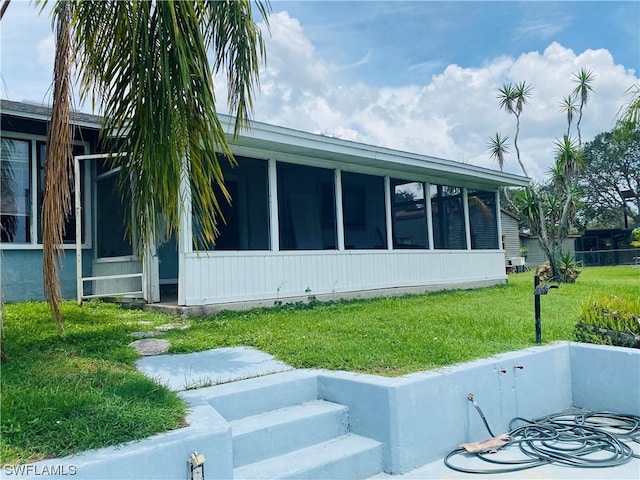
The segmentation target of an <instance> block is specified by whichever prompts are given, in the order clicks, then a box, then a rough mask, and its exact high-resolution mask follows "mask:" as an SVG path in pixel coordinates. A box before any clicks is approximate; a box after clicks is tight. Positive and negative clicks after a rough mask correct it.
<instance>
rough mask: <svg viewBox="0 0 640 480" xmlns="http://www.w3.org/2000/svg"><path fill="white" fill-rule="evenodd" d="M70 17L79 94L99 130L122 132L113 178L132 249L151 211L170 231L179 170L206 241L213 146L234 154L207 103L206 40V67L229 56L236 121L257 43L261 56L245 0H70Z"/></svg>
mask: <svg viewBox="0 0 640 480" xmlns="http://www.w3.org/2000/svg"><path fill="white" fill-rule="evenodd" d="M261 11H266V10H264V9H263V10H261ZM73 26H74V39H75V40H76V45H77V46H78V49H77V51H76V55H77V62H78V64H79V66H80V67H81V68H82V72H81V77H80V80H81V82H80V85H81V94H82V98H83V99H86V98H89V97H91V98H92V99H96V100H98V101H99V102H100V103H101V104H102V105H103V106H104V111H103V112H102V113H103V114H104V115H105V119H106V120H105V125H104V129H105V131H108V132H115V133H118V134H120V135H121V136H122V137H123V139H124V142H123V143H122V146H121V147H120V152H121V153H125V152H126V153H127V155H126V156H123V157H120V158H121V162H122V167H123V169H122V172H123V174H122V176H121V178H120V183H121V187H122V188H130V189H131V192H132V195H131V207H132V209H133V211H134V212H135V215H134V216H133V219H132V223H133V224H135V225H136V228H137V235H136V238H137V239H138V244H139V245H138V251H142V249H141V248H140V246H141V245H143V244H145V243H146V242H147V241H148V240H149V239H150V238H151V237H152V235H153V234H154V233H155V232H154V230H155V228H156V227H155V225H157V224H158V223H160V222H157V221H156V219H157V218H159V217H160V218H162V220H163V221H162V224H163V225H165V226H166V229H167V231H166V232H164V235H167V236H168V235H170V234H171V233H175V232H177V228H178V226H179V211H180V209H179V205H180V204H181V202H184V199H183V198H182V197H181V190H180V180H181V179H182V178H184V177H185V176H187V175H188V176H189V177H190V181H191V193H192V196H193V214H194V215H197V216H199V217H200V221H201V226H202V229H201V235H202V238H200V239H198V240H199V241H201V242H206V243H212V242H213V240H214V238H215V237H216V235H217V228H216V225H217V222H218V219H219V217H220V216H221V208H220V202H221V201H228V200H229V195H228V192H227V191H226V189H225V187H224V178H223V175H222V169H221V167H220V164H219V160H218V158H219V157H218V155H217V154H218V153H222V154H223V156H224V157H226V158H229V159H231V161H233V155H232V154H231V151H230V150H229V147H228V144H227V138H226V136H225V130H224V128H223V126H222V125H221V123H220V121H219V118H218V115H217V112H216V108H215V88H214V84H213V78H212V68H211V65H210V63H209V60H208V58H207V47H208V46H212V47H213V48H214V58H215V60H214V66H215V68H219V67H220V66H222V65H225V64H228V69H229V72H230V73H229V75H228V81H229V82H230V83H231V84H230V85H229V92H230V100H229V103H230V105H233V106H234V107H235V111H234V112H233V113H234V114H236V115H237V117H238V118H239V122H241V121H243V120H244V119H246V118H247V116H248V114H249V112H250V110H251V107H252V104H253V103H252V93H251V92H252V90H253V88H255V86H256V85H257V76H258V66H259V64H258V56H257V54H256V52H260V54H261V56H262V57H263V56H264V48H263V45H262V37H261V35H260V31H259V29H258V27H257V26H256V25H255V23H254V21H253V17H252V16H251V11H250V8H249V5H248V2H246V1H241V2H240V1H239V2H235V1H226V2H214V1H204V0H196V1H162V2H119V1H114V0H111V1H104V2H87V1H85V2H78V3H77V4H76V8H75V10H74V23H73ZM215 68H214V69H215ZM239 125H240V123H237V124H236V128H238V127H239ZM236 131H237V130H236ZM187 169H188V170H187ZM212 181H213V182H216V183H217V184H218V185H219V186H220V190H221V191H222V193H223V197H224V198H217V197H216V195H215V193H214V189H212V188H211V185H212V183H211V182H212ZM134 207H135V208H134ZM131 229H132V226H131V223H130V226H129V231H130V232H131Z"/></svg>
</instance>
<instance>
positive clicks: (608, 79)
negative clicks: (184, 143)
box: [0, 0, 640, 181]
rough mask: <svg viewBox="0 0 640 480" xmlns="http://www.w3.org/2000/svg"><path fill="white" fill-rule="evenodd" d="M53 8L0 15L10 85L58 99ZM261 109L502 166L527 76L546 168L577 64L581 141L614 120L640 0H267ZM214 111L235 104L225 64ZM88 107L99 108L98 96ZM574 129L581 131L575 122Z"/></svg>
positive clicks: (531, 145)
mask: <svg viewBox="0 0 640 480" xmlns="http://www.w3.org/2000/svg"><path fill="white" fill-rule="evenodd" d="M47 13H48V12H47V11H45V12H44V13H43V14H41V15H40V16H38V15H37V10H36V8H34V5H33V4H32V3H31V2H28V1H24V0H23V1H20V0H13V1H12V2H11V4H10V6H9V9H8V10H7V13H6V14H5V16H4V18H3V20H2V22H0V55H1V57H0V65H1V77H2V78H1V79H0V96H1V97H2V98H8V99H10V100H17V101H22V100H27V101H31V102H36V103H48V102H49V101H50V97H51V88H50V86H51V71H52V64H53V53H54V40H53V35H52V33H51V22H50V18H49V17H48V14H47ZM258 18H259V20H260V23H261V27H262V28H263V31H264V32H265V33H264V34H265V42H266V48H267V63H266V65H263V66H262V68H261V71H260V88H259V90H258V91H256V102H255V108H254V113H253V118H254V119H255V120H258V121H262V122H267V123H272V124H275V125H280V126H285V127H291V128H295V129H298V130H304V131H308V132H312V133H319V134H323V135H330V136H335V137H340V138H344V139H348V140H354V141H357V142H362V143H366V144H370V145H378V146H384V147H390V148H395V149H399V150H404V151H410V152H414V153H420V154H424V155H430V156H434V157H440V158H446V159H450V160H455V161H459V162H464V163H469V164H474V165H479V166H483V167H488V168H493V169H498V166H497V164H496V162H495V160H493V159H492V158H491V156H490V152H489V148H488V146H487V144H488V141H489V138H490V137H492V136H494V135H495V134H496V132H500V133H501V134H502V135H507V136H509V144H510V147H511V148H510V152H509V154H508V155H507V157H506V162H505V166H504V170H505V171H508V172H511V173H518V174H520V173H522V172H521V170H520V167H519V165H518V163H517V161H516V158H515V149H514V148H513V137H514V134H515V118H514V117H513V115H509V114H507V113H506V112H504V111H502V110H500V108H499V105H498V100H497V98H496V95H497V91H498V88H500V87H501V86H503V85H504V84H506V83H510V82H513V83H515V82H521V81H526V82H527V84H529V85H531V86H532V87H533V90H532V97H531V98H530V100H529V102H528V103H527V104H526V105H525V107H524V111H523V113H522V116H521V119H520V137H519V140H518V145H519V147H520V150H521V155H522V160H523V162H524V164H525V168H526V169H527V172H528V174H529V175H530V176H531V177H533V178H534V179H536V180H539V181H541V180H543V179H544V178H545V177H546V176H547V174H548V169H549V168H550V167H551V165H552V164H553V159H554V142H555V140H556V139H558V138H560V137H562V135H563V134H564V133H565V132H566V128H567V125H566V115H565V114H564V113H563V112H562V111H561V109H560V102H561V101H562V100H563V99H564V98H566V97H567V95H569V94H570V93H571V92H572V90H573V89H574V88H575V86H576V83H575V81H573V75H574V74H575V73H576V72H578V70H580V69H581V68H585V69H589V70H592V71H593V73H594V74H595V78H594V81H593V89H594V91H593V92H592V93H591V96H590V97H589V100H588V103H587V105H586V107H585V109H584V114H583V119H582V123H581V130H582V138H583V141H589V140H591V139H592V138H593V137H594V136H595V135H596V134H598V133H599V132H602V131H608V130H611V128H612V127H613V126H614V123H615V119H616V115H617V113H618V112H619V110H620V108H621V107H622V106H623V105H624V104H625V103H626V102H628V101H629V96H628V95H626V96H625V92H626V91H627V90H628V89H629V88H630V87H631V86H632V85H634V84H636V83H639V82H640V77H639V75H640V1H638V0H633V1H598V2H590V1H562V2H552V1H538V2H533V1H517V2H515V1H493V2H489V1H467V2H457V1H410V2H404V1H392V0H387V1H349V2H345V1H330V0H325V1H295V2H294V1H278V0H272V1H271V13H270V15H269V25H270V28H269V30H268V31H267V29H266V27H265V25H264V23H263V22H262V19H261V18H260V17H258ZM216 85H217V91H216V94H217V98H218V102H219V105H218V111H220V112H222V113H228V110H227V107H226V101H225V99H226V88H225V85H224V74H223V73H221V74H218V75H217V76H216ZM79 109H81V110H83V111H86V112H91V110H90V106H89V105H84V106H80V107H79ZM572 136H577V133H576V132H575V127H574V128H573V130H572Z"/></svg>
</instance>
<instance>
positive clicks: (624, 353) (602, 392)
mask: <svg viewBox="0 0 640 480" xmlns="http://www.w3.org/2000/svg"><path fill="white" fill-rule="evenodd" d="M569 348H570V360H571V389H572V391H573V404H574V405H575V406H576V407H581V408H586V409H588V410H593V411H603V410H608V411H611V412H618V413H628V414H632V415H640V350H637V349H633V348H622V347H602V346H600V345H590V344H582V343H573V344H570V346H569Z"/></svg>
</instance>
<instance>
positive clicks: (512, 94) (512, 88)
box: [497, 81, 532, 177]
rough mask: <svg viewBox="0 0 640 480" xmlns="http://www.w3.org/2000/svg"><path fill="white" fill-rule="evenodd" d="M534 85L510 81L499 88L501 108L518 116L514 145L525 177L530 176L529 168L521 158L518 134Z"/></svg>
mask: <svg viewBox="0 0 640 480" xmlns="http://www.w3.org/2000/svg"><path fill="white" fill-rule="evenodd" d="M531 90H532V87H531V86H529V85H527V83H526V81H522V82H520V83H516V84H513V83H508V84H504V85H503V86H502V88H499V89H498V95H497V98H498V100H499V101H500V102H499V103H500V108H502V109H504V110H505V111H506V112H507V113H512V114H513V115H514V116H515V117H516V134H515V136H514V137H513V146H514V147H515V149H516V158H517V160H518V163H519V164H520V168H521V169H522V173H524V175H525V177H528V176H529V175H528V174H527V170H526V168H525V167H524V163H522V159H521V158H520V148H519V147H518V136H519V135H520V115H521V114H522V110H523V108H524V105H525V104H526V103H527V100H528V99H529V98H531Z"/></svg>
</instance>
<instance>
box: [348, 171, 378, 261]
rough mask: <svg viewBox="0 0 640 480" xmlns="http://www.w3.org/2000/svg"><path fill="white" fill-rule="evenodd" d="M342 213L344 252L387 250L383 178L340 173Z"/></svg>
mask: <svg viewBox="0 0 640 480" xmlns="http://www.w3.org/2000/svg"><path fill="white" fill-rule="evenodd" d="M342 211H343V220H344V244H345V248H346V249H347V250H349V249H368V248H387V235H386V217H385V209H384V178H382V177H376V176H373V175H362V174H359V173H348V172H342Z"/></svg>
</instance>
